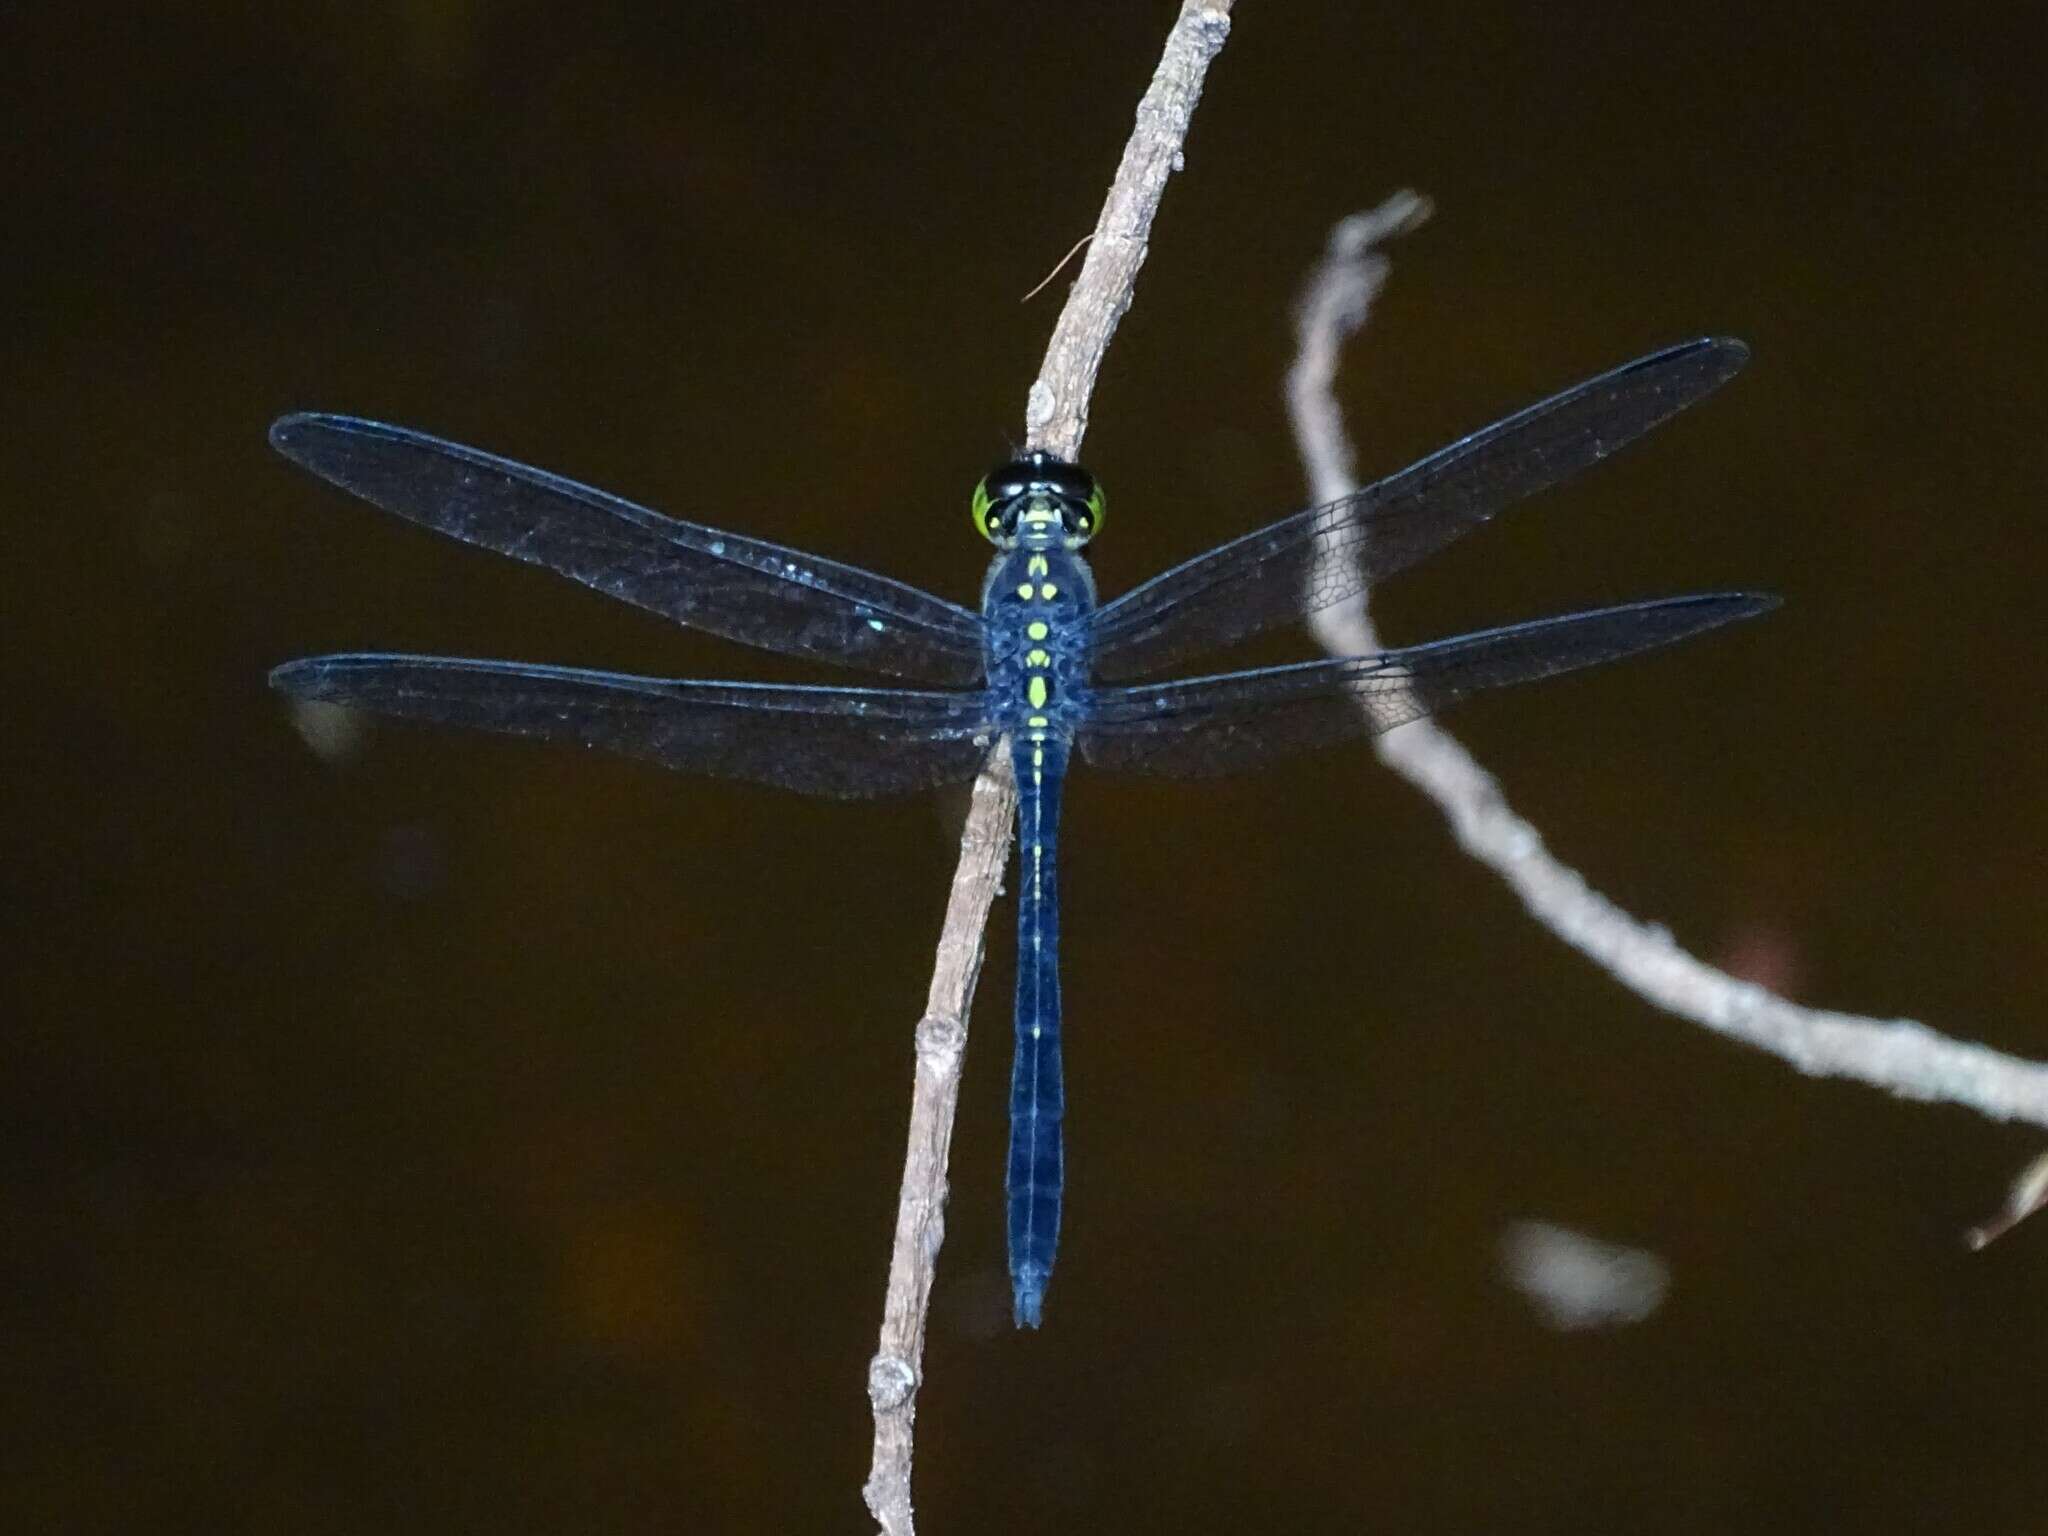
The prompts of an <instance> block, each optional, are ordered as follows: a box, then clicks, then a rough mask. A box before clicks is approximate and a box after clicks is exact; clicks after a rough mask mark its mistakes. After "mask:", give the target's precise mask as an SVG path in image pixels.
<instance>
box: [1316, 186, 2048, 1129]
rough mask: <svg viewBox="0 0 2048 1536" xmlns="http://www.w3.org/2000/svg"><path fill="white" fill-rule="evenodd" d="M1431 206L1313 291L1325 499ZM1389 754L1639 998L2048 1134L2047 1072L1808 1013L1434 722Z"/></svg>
mask: <svg viewBox="0 0 2048 1536" xmlns="http://www.w3.org/2000/svg"><path fill="white" fill-rule="evenodd" d="M1426 211H1427V205H1426V204H1424V203H1423V202H1422V201H1421V200H1420V199H1418V198H1416V197H1415V196H1414V194H1412V193H1405V192H1404V193H1401V194H1399V195H1397V196H1396V197H1394V198H1392V199H1389V201H1388V202H1387V203H1386V204H1385V205H1383V206H1382V207H1381V208H1379V209H1376V210H1375V211H1374V212H1372V213H1369V214H1359V215H1355V216H1353V217H1352V218H1350V219H1347V220H1345V221H1344V222H1343V223H1341V224H1339V225H1338V226H1337V228H1336V230H1335V231H1334V232H1333V234H1332V236H1331V240H1330V246H1329V249H1328V251H1327V252H1326V253H1325V256H1324V258H1323V261H1322V263H1321V265H1320V266H1319V267H1318V268H1317V269H1316V271H1315V272H1314V273H1313V274H1312V275H1311V276H1310V278H1309V281H1308V283H1307V285H1306V286H1305V288H1304V290H1303V294H1302V299H1301V303H1300V307H1299V310H1298V315H1297V336H1298V342H1299V351H1298V352H1297V354H1296V358H1295V363H1294V366H1293V368H1292V369H1291V370H1290V371H1289V374H1288V379H1287V401H1288V411H1289V415H1290V417H1291V419H1292V421H1293V424H1294V435H1295V442H1296V445H1297V447H1298V448H1299V449H1300V452H1301V457H1302V463H1303V465H1304V467H1305V468H1306V470H1307V474H1308V481H1309V488H1310V491H1311V493H1312V495H1313V496H1314V499H1315V500H1316V501H1317V502H1318V503H1321V502H1326V501H1335V500H1336V499H1337V498H1339V497H1341V496H1348V495H1350V494H1351V493H1352V492H1353V491H1355V490H1357V489H1358V485H1357V479H1356V474H1355V471H1354V469H1353V464H1352V448H1351V443H1350V440H1349V439H1348V437H1347V436H1346V434H1345V431H1344V423H1343V417H1342V415H1341V413H1340V412H1339V410H1338V408H1337V404H1336V400H1335V397H1334V396H1333V395H1332V393H1331V389H1330V385H1331V381H1332V380H1333V379H1334V378H1335V376H1336V371H1337V360H1338V354H1339V352H1340V350H1341V348H1342V346H1343V344H1344V342H1345V341H1347V340H1348V339H1349V338H1350V337H1352V336H1353V335H1355V334H1356V333H1357V332H1358V331H1359V330H1360V329H1361V328H1362V327H1363V325H1364V324H1365V319H1366V315H1367V313H1368V311H1369V310H1370V308H1371V306H1372V301H1373V299H1374V297H1375V296H1376V295H1377V294H1378V292H1379V289H1380V286H1381V284H1382V283H1383V282H1384V281H1385V279H1386V271H1387V261H1386V257H1385V256H1384V255H1383V254H1382V253H1381V251H1380V249H1379V247H1380V245H1381V244H1382V243H1383V242H1384V241H1385V240H1386V239H1387V238H1388V237H1389V236H1390V235H1393V234H1397V233H1399V232H1401V231H1402V230H1404V229H1407V228H1410V227H1412V226H1413V224H1414V223H1416V222H1418V218H1419V216H1420V215H1421V214H1425V213H1426ZM1314 627H1315V630H1316V636H1317V639H1319V640H1320V641H1321V642H1322V644H1323V646H1324V647H1325V649H1327V650H1328V651H1330V652H1331V654H1333V655H1362V654H1365V653H1368V652H1371V651H1376V650H1379V649H1380V644H1379V640H1378V637H1377V636H1376V635H1375V634H1374V632H1373V627H1372V621H1371V619H1370V617H1369V616H1368V615H1367V612H1366V605H1365V599H1364V595H1363V594H1360V596H1359V597H1358V599H1356V600H1355V601H1354V602H1352V603H1348V604H1340V605H1339V606H1337V607H1336V608H1332V609H1326V610H1324V611H1323V612H1322V613H1320V614H1318V615H1316V617H1315V620H1314ZM1376 747H1377V750H1378V752H1379V755H1380V760H1381V761H1382V762H1384V763H1385V764H1386V765H1387V766H1388V767H1389V768H1392V769H1393V770H1394V771H1395V772H1396V773H1398V774H1400V775H1401V777H1403V778H1404V779H1406V780H1408V782H1409V783H1411V784H1413V785H1414V786H1415V787H1416V788H1417V789H1419V790H1421V791H1422V792H1423V793H1424V794H1425V795H1427V796H1429V798H1430V799H1432V800H1434V801H1435V802H1436V803H1437V806H1438V808H1439V809H1441V810H1442V811H1443V813H1444V815H1445V816H1446V817H1448V818H1449V819H1450V823H1451V828H1452V831H1453V832H1454V834H1455V835H1456V837H1457V839H1458V842H1459V844H1460V846H1462V847H1463V848H1464V849H1465V851H1466V852H1467V853H1469V854H1471V855H1472V857H1474V858H1475V859H1477V860H1479V862H1480V863H1482V864H1485V865H1486V866H1487V867H1488V868H1490V869H1492V870H1493V871H1494V873H1496V874H1498V875H1499V876H1500V877H1501V878H1502V879H1503V880H1505V881H1506V882H1507V884H1508V886H1509V888H1510V889H1511V890H1513V891H1514V893H1515V894H1516V895H1517V896H1518V897H1520V898H1521V901H1522V905H1523V906H1524V907H1526V908H1527V909H1528V911H1529V914H1530V916H1532V917H1534V918H1535V919H1536V920H1537V921H1538V922H1539V923H1541V924H1543V926H1544V927H1546V928H1548V929H1549V930H1550V931H1551V932H1552V933H1554V934H1556V935H1557V936H1558V937H1559V938H1561V939H1563V940H1564V941H1565V943H1567V944H1569V945H1571V946H1572V947H1573V948H1574V949H1577V950H1578V951H1580V952H1581V953H1582V954H1584V955H1586V956H1587V957H1588V958H1589V959H1591V960H1592V961H1593V962H1594V963H1595V964H1597V965H1598V966H1600V967H1601V969H1603V970H1605V971H1606V972H1607V973H1608V974H1609V975H1611V976H1613V977H1614V978H1615V980H1617V981H1619V982H1620V983H1621V984H1622V985H1623V986H1625V987H1627V988H1629V989H1630V990H1631V991H1633V992H1635V993H1636V994H1637V995H1638V996H1639V997H1642V998H1644V999H1645V1000H1647V1001H1648V1002H1651V1003H1654V1004H1655V1005H1656V1006H1658V1007H1659V1008H1662V1009H1664V1010H1665V1011H1666V1012H1669V1013H1673V1014H1676V1015H1677V1016H1678V1017H1680V1018H1682V1019H1689V1020H1691V1021H1692V1022H1693V1023H1695V1024H1703V1025H1705V1026H1706V1027H1707V1028H1708V1029H1711V1030H1713V1031H1715V1032H1716V1033H1717V1034H1722V1035H1726V1036H1728V1037H1730V1038H1731V1039H1735V1040H1740V1041H1742V1042H1744V1043H1745V1044H1748V1045H1753V1046H1756V1047H1757V1048H1758V1049H1760V1050H1765V1051H1769V1052H1770V1053H1771V1054H1772V1055H1774V1056H1777V1057H1779V1058H1780V1059H1781V1060H1784V1061H1786V1062H1789V1063H1791V1065H1793V1066H1794V1067H1797V1068H1798V1069H1799V1070H1800V1071H1801V1072H1804V1073H1807V1074H1809V1075H1810V1076H1814V1077H1846V1078H1852V1079H1854V1080H1856V1081H1858V1082H1863V1083H1869V1084H1871V1085H1872V1086H1874V1087H1878V1088H1884V1089H1887V1090H1889V1091H1890V1092H1892V1093H1894V1094H1897V1095H1898V1096H1899V1097H1901V1098H1907V1099H1921V1100H1929V1101H1941V1102H1946V1103H1951V1104H1962V1105H1967V1106H1968V1107H1969V1108H1971V1109H1974V1110H1977V1111H1978V1112H1979V1113H1980V1114H1984V1115H1987V1116H1989V1117H1990V1118H1992V1119H1994V1120H2024V1121H2027V1122H2029V1123H2031V1124H2034V1125H2039V1126H2048V1065H2043V1064H2042V1063H2040V1062H2035V1061H2027V1060H2023V1059H2021V1058H2019V1057H2015V1056H2007V1055H2005V1054H2003V1053H2002V1052H1999V1051H1994V1050H1992V1049H1990V1048H1989V1047H1988V1046H1983V1045H1977V1044H1975V1043H1973V1042H1970V1041H1966V1040H1954V1039H1951V1038H1949V1037H1948V1036H1946V1035H1942V1034H1939V1033H1937V1032H1936V1031H1934V1030H1932V1029H1929V1028H1928V1027H1927V1026H1926V1025H1924V1024H1919V1023H1916V1022H1914V1021H1913V1020H1911V1019H1869V1018H1863V1017H1860V1016H1859V1015H1856V1014H1849V1013H1836V1012H1832V1011H1830V1010H1827V1009H1820V1008H1805V1007H1801V1006H1800V1005H1798V1004H1796V1003H1792V1002H1788V1001H1787V1000H1786V999H1784V998H1782V997H1779V996H1778V995H1777V994H1775V993H1773V992H1770V991H1768V990H1767V989H1765V988H1763V987H1760V986H1757V985H1755V984H1754V983H1751V982H1745V981H1741V980H1738V979H1737V978H1735V977H1733V976H1730V975H1728V974H1726V973H1725V972H1722V971H1719V970H1716V969H1715V968H1714V967H1713V966H1711V965H1708V964H1707V963H1706V962H1705V961H1703V960H1700V959H1698V958H1697V957H1695V956H1693V955H1691V954H1688V953H1687V952H1686V951H1685V950H1683V949H1681V948H1679V946H1678V944H1677V942H1676V941H1675V940H1674V939H1673V938H1672V937H1671V935H1670V934H1669V933H1667V932H1665V931H1664V930H1663V929H1662V928H1658V927H1655V926H1653V925H1651V924H1648V923H1645V922H1643V921H1641V920H1640V919H1638V918H1635V917H1633V916H1631V915H1630V914H1629V913H1627V912H1624V911H1623V910H1622V909H1621V908H1620V907H1618V906H1616V905H1615V904H1614V903H1613V902H1611V901H1609V900H1608V899H1607V898H1606V897H1605V896H1602V895H1601V894H1600V893H1599V892H1598V891H1596V890H1594V889H1593V888H1592V887H1591V886H1589V885H1588V884H1587V883H1586V881H1585V879H1584V878H1583V877H1582V876H1581V875H1580V874H1579V873H1578V872H1577V871H1576V870H1574V869H1571V868H1570V867H1568V866H1567V865H1565V864H1563V863H1561V862H1560V861H1559V860H1558V859H1557V857H1556V856H1555V855H1553V854H1552V853H1551V852H1550V850H1549V849H1548V848H1546V847H1545V846H1544V843H1543V838H1542V835H1541V834H1540V833H1538V832H1537V830H1536V829H1535V828H1534V827H1533V826H1531V825H1530V824H1529V823H1528V822H1527V821H1525V820H1523V819H1522V818H1521V817H1520V816H1518V815H1516V814H1515V812H1514V810H1513V809H1512V808H1511V807H1510V806H1509V805H1508V803H1507V800H1506V798H1505V797H1504V796H1503V795H1502V793H1501V789H1500V785H1499V784H1498V783H1497V782H1496V781H1495V780H1494V778H1493V776H1492V775H1491V774H1489V773H1488V772H1487V771H1486V770H1485V769H1484V768H1482V767H1481V766H1480V765H1479V763H1478V762H1477V761H1476V760H1475V759H1474V758H1473V757H1472V755H1471V754H1470V753H1468V752H1467V751H1466V750H1465V749H1464V747H1463V746H1461V745H1460V744H1459V743H1458V742H1457V740H1456V739H1455V738H1453V737H1452V736H1451V735H1450V734H1449V733H1448V732H1446V731H1445V730H1444V729H1443V728H1442V727H1441V726H1439V725H1437V724H1436V723H1435V722H1434V721H1433V720H1428V719H1422V720H1416V721H1414V722H1412V723H1410V724H1408V725H1404V726H1402V727H1400V728H1399V729H1398V730H1394V731H1389V732H1388V733H1387V734H1385V735H1384V736H1380V737H1378V738H1376Z"/></svg>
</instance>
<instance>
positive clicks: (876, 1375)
mask: <svg viewBox="0 0 2048 1536" xmlns="http://www.w3.org/2000/svg"><path fill="white" fill-rule="evenodd" d="M916 1390H917V1372H916V1371H914V1370H912V1369H911V1367H910V1362H909V1361H908V1360H905V1359H904V1358H903V1357H902V1356H901V1355H877V1356H875V1358H874V1359H872V1360H870V1361H869V1362H868V1401H869V1402H870V1403H872V1404H874V1407H875V1412H877V1413H887V1412H889V1411H890V1410H891V1409H893V1408H900V1407H902V1406H903V1405H904V1404H905V1403H907V1402H909V1401H910V1397H911V1394H912V1393H913V1392H915V1391H916Z"/></svg>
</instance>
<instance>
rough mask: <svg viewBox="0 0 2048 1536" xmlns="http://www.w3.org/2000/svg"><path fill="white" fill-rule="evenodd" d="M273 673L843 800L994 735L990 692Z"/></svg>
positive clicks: (571, 676)
mask: <svg viewBox="0 0 2048 1536" xmlns="http://www.w3.org/2000/svg"><path fill="white" fill-rule="evenodd" d="M270 681H271V684H272V686H273V687H276V688H278V689H281V690H282V691H283V692H285V693H288V694H291V695H292V696H293V697H295V698H301V699H314V700H318V701H320V702H322V703H328V704H345V705H348V706H349V707H351V708H355V709H365V710H371V711H374V712H375V713H377V714H381V715H392V716H396V717H398V718H400V719H404V720H415V721H421V722H425V723H430V724H435V725H460V726H468V727H472V728H474V729H478V730H486V731H497V732H500V733H502V734H504V735H508V736H528V737H536V738H539V739H541V740H545V741H558V742H571V743H574V744H576V745H578V746H584V747H596V748H599V749H602V750H604V751H607V752H617V753H621V754H623V755H625V756H627V757H637V758H644V759H646V760H648V761H650V762H655V763H659V764H661V765H662V766H663V767H665V768H674V769H678V770H680V771H682V772H685V773H702V774H712V775H716V776H718V777H721V778H732V779H746V780H749V781H751V782H753V783H757V784H773V785H777V786H780V787H781V788H784V789H793V790H797V791H800V792H801V793H804V794H811V795H829V796H833V797H835V798H839V799H866V798H870V797H873V796H878V795H890V794H901V793H907V792H909V791H912V790H919V789H926V788H930V787H931V786H933V785H938V784H949V783H955V782H958V781H961V780H965V779H971V778H973V777H974V775H975V773H976V772H977V771H978V770H979V769H980V767H981V765H982V763H983V761H984V760H985V759H986V758H987V757H988V752H989V748H990V746H991V745H992V744H993V743H994V741H995V738H996V731H995V729H994V727H992V726H991V725H990V724H989V723H988V719H989V708H988V698H987V696H986V694H983V693H979V692H958V693H955V692H923V691H915V690H911V689H900V688H810V687H783V686H779V685H776V684H772V683H700V682H670V681H665V680H662V679H659V678H651V677H634V676H631V675H629V674H626V673H621V672H588V671H583V670H581V669H579V668H575V667H548V666H535V665H529V664H527V663H524V662H513V661H467V660H463V659H460V658H457V657H452V656H387V655H349V656H315V657H312V658H309V659H307V660H305V661H294V662H290V663H288V664H286V665H285V666H282V667H279V668H278V669H277V670H276V671H274V672H272V673H271V674H270Z"/></svg>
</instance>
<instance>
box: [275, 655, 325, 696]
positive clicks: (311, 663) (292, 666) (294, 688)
mask: <svg viewBox="0 0 2048 1536" xmlns="http://www.w3.org/2000/svg"><path fill="white" fill-rule="evenodd" d="M326 674H327V668H326V663H325V660H324V659H323V658H319V657H302V658H300V659H299V660H298V661H287V662H285V663H283V664H282V665H281V666H275V667H272V668H271V669H270V673H269V676H268V678H267V679H266V681H267V682H268V683H269V684H270V686H271V687H272V688H273V689H274V690H276V691H277V692H278V693H282V694H288V695H289V696H290V697H292V698H295V699H319V698H322V697H324V696H325V693H326V689H325V686H324V684H325V681H326Z"/></svg>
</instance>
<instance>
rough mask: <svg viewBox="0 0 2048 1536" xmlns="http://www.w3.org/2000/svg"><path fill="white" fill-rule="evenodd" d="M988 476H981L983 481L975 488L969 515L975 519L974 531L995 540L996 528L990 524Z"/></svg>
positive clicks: (991, 540) (985, 537)
mask: <svg viewBox="0 0 2048 1536" xmlns="http://www.w3.org/2000/svg"><path fill="white" fill-rule="evenodd" d="M988 509H989V501H988V476H986V475H983V476H982V477H981V483H980V484H979V485H977V486H975V488H974V500H973V501H972V502H971V503H969V505H968V509H967V510H968V515H969V516H971V517H972V518H973V519H974V531H975V532H976V533H979V534H980V535H981V536H982V537H983V538H984V539H987V540H989V542H991V543H993V542H995V536H996V535H995V530H994V529H992V528H990V527H989V525H988Z"/></svg>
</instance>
